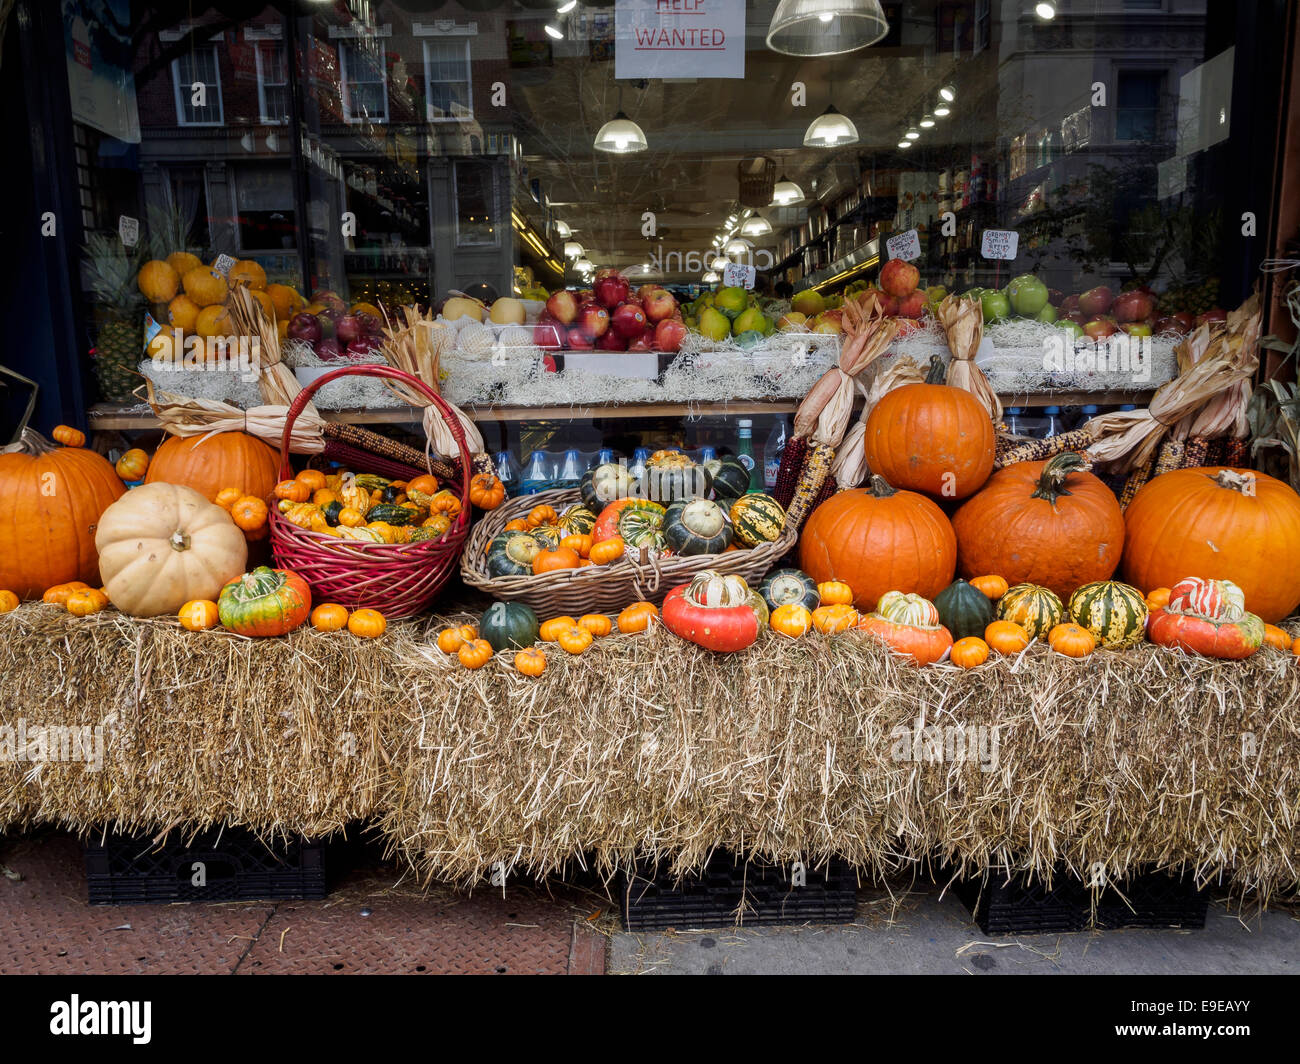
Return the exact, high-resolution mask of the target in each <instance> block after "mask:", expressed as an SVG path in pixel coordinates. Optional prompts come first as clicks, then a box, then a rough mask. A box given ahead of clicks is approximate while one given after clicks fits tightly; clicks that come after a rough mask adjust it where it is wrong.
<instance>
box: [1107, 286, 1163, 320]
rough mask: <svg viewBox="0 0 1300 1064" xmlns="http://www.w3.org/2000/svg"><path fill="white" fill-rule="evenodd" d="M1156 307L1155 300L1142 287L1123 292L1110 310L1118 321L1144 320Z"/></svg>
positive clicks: (1116, 298)
mask: <svg viewBox="0 0 1300 1064" xmlns="http://www.w3.org/2000/svg"><path fill="white" fill-rule="evenodd" d="M1154 309H1155V301H1154V300H1153V299H1152V298H1151V297H1150V296H1149V295H1147V293H1146V292H1144V291H1142V290H1141V289H1134V290H1133V291H1131V292H1121V293H1120V294H1119V295H1117V296H1116V297H1115V302H1114V303H1112V304H1111V305H1110V312H1111V314H1113V315H1114V316H1115V320H1116V321H1118V322H1126V321H1142V320H1143V319H1145V318H1147V317H1148V316H1149V315H1150V314H1151V312H1152V311H1153V310H1154Z"/></svg>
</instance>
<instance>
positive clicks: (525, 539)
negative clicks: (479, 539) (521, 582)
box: [487, 532, 544, 576]
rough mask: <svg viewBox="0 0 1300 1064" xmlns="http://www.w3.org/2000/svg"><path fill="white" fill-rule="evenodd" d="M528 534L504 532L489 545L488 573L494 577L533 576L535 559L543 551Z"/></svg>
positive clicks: (541, 546) (539, 541)
mask: <svg viewBox="0 0 1300 1064" xmlns="http://www.w3.org/2000/svg"><path fill="white" fill-rule="evenodd" d="M543 549H544V548H543V545H542V542H541V540H539V539H538V538H537V537H536V536H534V535H531V534H530V533H528V532H502V533H500V534H499V535H497V536H494V537H493V538H492V542H491V543H489V544H488V559H487V567H488V572H489V573H491V574H492V575H493V576H531V575H532V572H533V559H534V558H536V557H537V555H538V554H540V553H541V551H542V550H543Z"/></svg>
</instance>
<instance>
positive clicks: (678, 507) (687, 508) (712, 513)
mask: <svg viewBox="0 0 1300 1064" xmlns="http://www.w3.org/2000/svg"><path fill="white" fill-rule="evenodd" d="M663 530H664V542H666V543H667V544H668V546H669V547H671V548H672V549H673V550H675V551H676V552H677V553H678V554H681V555H683V556H688V555H692V554H721V553H722V552H723V551H724V550H726V549H727V544H728V543H730V542H731V527H730V525H729V524H728V522H727V515H726V513H724V512H723V509H722V507H721V506H719V505H718V504H717V503H716V502H713V501H711V500H709V499H691V500H690V501H689V502H686V501H681V502H675V503H673V504H672V505H671V506H670V507H668V511H667V513H665V514H664V520H663Z"/></svg>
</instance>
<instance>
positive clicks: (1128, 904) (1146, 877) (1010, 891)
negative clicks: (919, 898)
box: [954, 871, 1210, 935]
mask: <svg viewBox="0 0 1300 1064" xmlns="http://www.w3.org/2000/svg"><path fill="white" fill-rule="evenodd" d="M954 889H955V892H956V894H957V896H958V897H959V898H960V899H961V900H962V901H963V902H964V903H965V904H966V907H967V908H968V909H970V910H971V914H972V916H973V917H974V920H975V922H976V923H977V924H978V925H979V927H980V930H981V931H983V932H984V934H986V935H1042V934H1061V933H1067V932H1071V931H1088V930H1093V929H1096V930H1101V931H1117V930H1121V929H1123V928H1142V927H1148V928H1155V927H1168V928H1181V929H1184V930H1192V929H1196V928H1202V927H1204V926H1205V914H1206V912H1207V910H1208V908H1209V903H1210V899H1209V891H1206V890H1197V889H1196V885H1195V883H1194V882H1193V881H1192V880H1191V879H1190V878H1181V879H1180V878H1177V877H1175V876H1172V875H1170V874H1168V873H1166V872H1142V873H1139V874H1138V875H1135V876H1131V877H1130V878H1129V879H1127V880H1124V881H1123V882H1121V883H1120V884H1119V885H1118V889H1117V888H1116V887H1115V886H1108V887H1105V888H1104V889H1102V890H1101V892H1100V894H1099V896H1098V898H1097V905H1096V909H1095V911H1094V910H1093V905H1092V891H1091V890H1090V889H1089V888H1088V887H1087V886H1086V885H1085V884H1084V883H1083V882H1081V881H1080V880H1078V879H1074V878H1072V877H1070V876H1067V875H1066V874H1065V873H1064V871H1062V872H1059V873H1058V874H1057V875H1056V876H1054V877H1053V879H1052V886H1051V888H1050V889H1049V888H1048V887H1047V886H1046V884H1044V883H1043V881H1042V880H1041V879H1035V880H1034V881H1033V882H1032V883H1030V882H1027V881H1026V880H1025V879H1024V878H1023V877H1013V878H1012V879H1011V881H1010V882H1007V880H1006V874H1005V873H990V874H989V879H988V882H987V883H985V884H983V887H982V889H981V884H980V881H979V880H978V879H967V880H959V881H958V882H957V884H956V885H955V888H954ZM1121 894H1122V896H1121Z"/></svg>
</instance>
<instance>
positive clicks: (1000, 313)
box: [980, 291, 1011, 323]
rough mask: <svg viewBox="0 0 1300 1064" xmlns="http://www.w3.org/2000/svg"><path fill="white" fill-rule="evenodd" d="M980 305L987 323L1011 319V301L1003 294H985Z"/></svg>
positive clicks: (991, 292)
mask: <svg viewBox="0 0 1300 1064" xmlns="http://www.w3.org/2000/svg"><path fill="white" fill-rule="evenodd" d="M980 304H981V305H982V306H983V308H984V321H985V323H988V322H992V321H1002V320H1003V319H1004V318H1009V317H1011V301H1010V300H1009V299H1007V297H1006V296H1004V295H1003V294H1002V293H1001V292H993V291H990V292H984V293H983V294H982V295H981V296H980Z"/></svg>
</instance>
